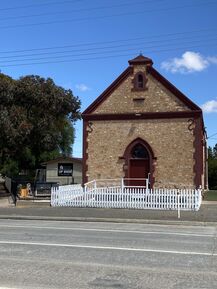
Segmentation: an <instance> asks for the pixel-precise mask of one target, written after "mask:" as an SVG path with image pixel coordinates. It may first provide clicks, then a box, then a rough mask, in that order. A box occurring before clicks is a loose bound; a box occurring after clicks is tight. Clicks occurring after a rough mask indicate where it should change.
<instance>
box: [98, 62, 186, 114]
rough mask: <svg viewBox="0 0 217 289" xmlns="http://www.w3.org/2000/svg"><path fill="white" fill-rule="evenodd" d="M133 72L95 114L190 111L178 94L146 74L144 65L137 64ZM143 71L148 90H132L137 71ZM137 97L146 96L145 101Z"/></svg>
mask: <svg viewBox="0 0 217 289" xmlns="http://www.w3.org/2000/svg"><path fill="white" fill-rule="evenodd" d="M133 71H134V72H133V74H132V75H130V76H129V77H128V78H127V79H125V81H123V82H122V83H121V84H120V85H119V86H118V87H117V89H116V90H115V91H114V92H113V93H112V94H111V95H110V96H109V97H108V98H107V99H106V100H105V101H104V102H103V103H101V104H100V105H99V106H98V107H97V109H96V110H95V111H94V114H104V113H141V112H166V111H188V110H189V108H187V106H186V105H185V104H183V103H182V102H181V101H180V100H179V99H178V98H177V97H176V96H174V95H173V94H172V93H171V92H170V91H169V90H167V89H166V88H165V87H164V86H163V85H162V84H161V83H159V82H158V81H156V80H155V79H154V78H153V77H152V76H151V75H149V74H146V72H145V71H146V70H145V67H144V66H141V65H139V66H135V67H134V69H133ZM139 71H140V72H143V73H145V74H146V77H147V79H148V82H147V88H148V89H147V90H145V91H132V88H133V84H132V81H133V78H134V75H135V74H136V73H137V72H139ZM135 98H144V101H142V102H141V101H140V102H138V101H135V100H134V99H135Z"/></svg>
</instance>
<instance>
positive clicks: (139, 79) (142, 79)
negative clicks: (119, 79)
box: [132, 71, 148, 91]
mask: <svg viewBox="0 0 217 289" xmlns="http://www.w3.org/2000/svg"><path fill="white" fill-rule="evenodd" d="M147 82H148V79H147V78H146V75H145V73H143V72H142V71H139V72H137V73H136V74H135V76H134V78H133V80H132V83H133V88H132V91H142V90H146V89H148V88H147V86H146V85H147Z"/></svg>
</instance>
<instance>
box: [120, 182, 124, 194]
mask: <svg viewBox="0 0 217 289" xmlns="http://www.w3.org/2000/svg"><path fill="white" fill-rule="evenodd" d="M123 192H124V178H121V193H122V194H123Z"/></svg>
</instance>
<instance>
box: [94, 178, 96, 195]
mask: <svg viewBox="0 0 217 289" xmlns="http://www.w3.org/2000/svg"><path fill="white" fill-rule="evenodd" d="M94 193H96V180H94Z"/></svg>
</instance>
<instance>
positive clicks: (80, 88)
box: [75, 83, 90, 92]
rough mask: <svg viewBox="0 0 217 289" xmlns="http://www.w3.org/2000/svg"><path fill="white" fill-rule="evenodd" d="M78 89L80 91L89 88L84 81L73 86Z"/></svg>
mask: <svg viewBox="0 0 217 289" xmlns="http://www.w3.org/2000/svg"><path fill="white" fill-rule="evenodd" d="M75 87H76V88H77V89H78V90H79V91H82V92H85V91H88V90H90V88H89V87H88V86H87V85H86V84H84V83H81V84H76V86H75Z"/></svg>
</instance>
